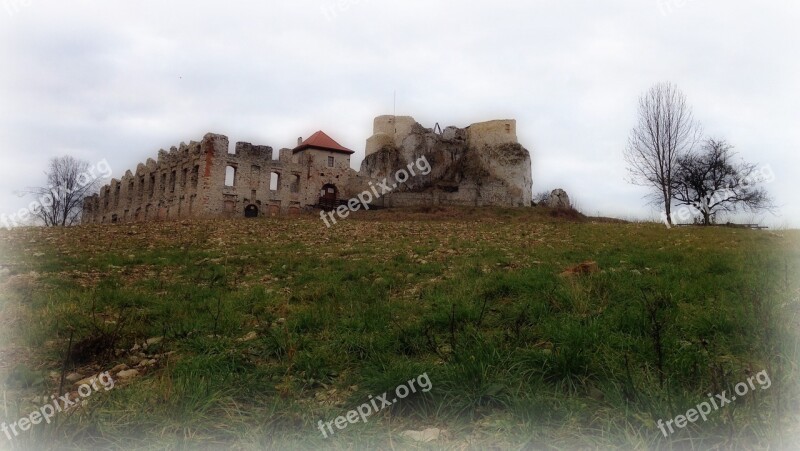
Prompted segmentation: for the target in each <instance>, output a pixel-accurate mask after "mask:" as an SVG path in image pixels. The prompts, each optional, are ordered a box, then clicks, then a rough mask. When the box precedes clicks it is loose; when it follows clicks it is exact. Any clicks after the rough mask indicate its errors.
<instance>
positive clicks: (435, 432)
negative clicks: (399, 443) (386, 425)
mask: <svg viewBox="0 0 800 451" xmlns="http://www.w3.org/2000/svg"><path fill="white" fill-rule="evenodd" d="M441 432H442V431H441V430H440V429H438V428H428V429H425V430H422V431H403V432H401V433H400V436H401V437H405V438H408V439H411V440H414V441H415V442H423V443H428V442H435V441H436V440H439V435H441Z"/></svg>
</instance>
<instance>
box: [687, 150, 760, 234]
mask: <svg viewBox="0 0 800 451" xmlns="http://www.w3.org/2000/svg"><path fill="white" fill-rule="evenodd" d="M734 155H735V153H734V152H733V147H732V146H731V145H729V144H728V143H727V142H725V141H724V140H714V139H708V140H706V141H705V142H704V143H703V147H702V149H701V150H700V151H699V152H690V153H688V154H687V155H683V156H681V158H680V159H679V161H678V170H677V172H676V174H675V177H674V179H673V180H674V186H673V198H674V199H675V201H677V202H678V203H679V204H681V205H688V206H690V207H692V208H695V209H696V210H697V211H698V212H699V213H700V215H701V217H702V224H703V225H711V224H712V223H713V222H714V219H715V217H716V215H717V214H718V213H719V212H728V213H732V212H735V211H737V210H739V209H742V210H744V211H750V212H757V211H762V210H767V211H773V210H774V208H775V206H774V205H773V203H772V199H771V198H770V196H769V195H768V194H767V192H766V190H765V189H764V188H759V187H757V186H756V185H757V184H759V183H761V182H764V181H765V179H766V176H765V174H764V173H763V172H762V171H761V170H759V168H758V165H756V164H750V163H746V162H744V161H742V162H739V163H735V162H732V161H731V160H732V159H733V156H734Z"/></svg>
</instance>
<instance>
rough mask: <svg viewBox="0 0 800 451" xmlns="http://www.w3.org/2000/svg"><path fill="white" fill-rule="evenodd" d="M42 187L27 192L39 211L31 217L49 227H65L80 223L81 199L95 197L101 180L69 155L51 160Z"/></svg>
mask: <svg viewBox="0 0 800 451" xmlns="http://www.w3.org/2000/svg"><path fill="white" fill-rule="evenodd" d="M45 175H46V176H47V182H46V184H45V186H41V187H35V188H29V189H28V190H27V194H32V195H34V196H35V197H36V203H37V204H38V207H37V208H35V209H32V210H31V214H32V215H33V216H34V217H36V218H37V219H38V220H39V221H40V222H41V223H43V224H44V225H45V226H48V227H56V226H61V227H66V226H71V225H74V224H76V223H77V222H79V221H80V215H81V212H82V211H83V199H84V198H85V197H88V196H90V195H91V194H94V192H95V191H96V190H97V188H98V185H99V183H100V180H99V179H98V178H95V177H94V174H92V171H90V165H89V163H88V162H86V161H82V160H77V159H75V158H73V157H71V156H69V155H67V156H63V157H57V158H53V159H51V160H50V163H49V166H48V169H47V171H46V172H45Z"/></svg>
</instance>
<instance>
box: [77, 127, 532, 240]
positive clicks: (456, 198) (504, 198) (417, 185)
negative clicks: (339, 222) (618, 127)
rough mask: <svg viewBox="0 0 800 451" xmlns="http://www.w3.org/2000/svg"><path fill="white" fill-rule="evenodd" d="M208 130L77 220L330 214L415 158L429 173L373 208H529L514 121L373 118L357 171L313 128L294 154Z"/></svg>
mask: <svg viewBox="0 0 800 451" xmlns="http://www.w3.org/2000/svg"><path fill="white" fill-rule="evenodd" d="M228 149H229V143H228V138H227V137H225V136H223V135H216V134H207V135H206V136H205V137H204V138H203V140H202V141H200V142H194V141H192V142H191V143H189V144H188V145H187V144H185V143H181V145H180V146H179V147H173V148H172V149H171V150H170V151H169V152H167V151H165V150H161V151H159V153H158V160H157V161H156V160H153V159H148V160H147V162H146V163H144V164H139V166H138V167H137V168H136V171H135V172H131V171H127V172H126V173H125V175H124V176H123V177H122V178H121V179H120V180H117V179H114V180H112V181H111V183H109V184H108V185H106V186H104V187H103V188H101V190H100V192H99V193H98V194H95V195H93V196H90V197H87V198H86V199H84V209H83V217H82V221H83V223H85V224H90V223H113V222H130V221H149V220H163V219H178V218H198V217H240V216H244V217H259V216H275V215H279V214H298V213H300V212H301V211H303V210H306V209H313V208H325V209H329V208H334V207H336V206H337V205H342V204H344V203H346V201H347V200H348V199H351V198H353V197H355V196H357V195H358V194H360V193H362V192H364V191H367V190H369V189H370V182H372V183H375V182H378V181H381V180H383V178H385V177H391V176H392V175H393V174H394V173H395V172H396V171H397V170H399V169H402V168H405V167H406V166H407V165H408V163H409V162H413V161H416V159H417V158H419V157H422V156H424V157H425V158H426V159H427V160H428V162H429V163H430V166H431V168H432V170H431V173H430V174H427V175H425V176H422V175H419V176H417V177H413V178H411V179H409V180H408V181H407V182H406V183H404V184H402V185H400V186H399V187H398V188H397V189H396V190H394V191H393V192H392V193H390V194H386V195H385V196H383V197H381V198H379V199H377V200H376V201H375V205H376V206H382V207H408V206H425V205H464V206H490V205H497V206H518V207H519V206H530V201H531V184H532V181H531V159H530V154H529V152H528V151H527V150H526V149H525V148H523V147H522V146H521V145H520V144H519V143H518V142H517V136H516V122H515V121H513V120H501V121H491V122H484V123H479V124H473V125H471V126H469V127H467V128H464V129H460V128H456V127H447V128H445V129H440V128H439V127H438V125H437V126H436V127H434V128H433V129H430V128H424V127H423V126H422V125H420V124H418V123H417V122H416V121H414V119H413V118H411V117H408V116H403V117H398V116H380V117H378V118H376V119H375V123H374V134H373V136H372V137H370V138H369V139H368V140H367V145H366V152H365V153H366V158H365V159H364V161H363V162H362V164H361V170H360V171H359V172H356V171H354V170H353V169H352V168H351V167H350V157H351V155H353V153H354V152H353V151H352V150H350V149H347V148H345V147H343V146H341V145H340V144H339V143H337V142H336V141H334V140H333V139H332V138H331V137H329V136H328V135H326V134H325V133H324V132H322V131H318V132H316V133H314V134H313V135H312V136H310V137H309V138H308V139H306V140H302V139H298V145H297V147H295V148H294V149H281V150H280V151H279V152H278V155H277V158H273V157H274V156H273V149H272V147H268V146H256V145H252V144H250V143H244V142H239V143H237V144H236V146H235V152H233V153H229V151H228Z"/></svg>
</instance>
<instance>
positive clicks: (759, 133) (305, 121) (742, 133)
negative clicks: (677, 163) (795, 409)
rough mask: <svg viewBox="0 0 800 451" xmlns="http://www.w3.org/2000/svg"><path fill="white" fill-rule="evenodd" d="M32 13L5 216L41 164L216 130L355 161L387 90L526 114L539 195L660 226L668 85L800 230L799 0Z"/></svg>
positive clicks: (89, 8)
mask: <svg viewBox="0 0 800 451" xmlns="http://www.w3.org/2000/svg"><path fill="white" fill-rule="evenodd" d="M3 2H11V3H10V4H15V3H14V0H0V4H3V5H5V4H9V3H3ZM28 3H29V5H28V6H24V7H20V8H17V9H14V13H13V14H7V11H6V10H5V9H4V8H0V42H1V44H0V61H2V63H3V71H1V72H0V97H1V98H2V99H3V102H2V103H0V124H2V125H0V143H2V150H0V152H2V154H0V155H2V158H3V163H4V164H3V165H2V167H0V206H2V211H3V212H5V211H8V212H12V211H15V210H17V209H18V208H20V207H22V206H25V205H26V204H27V200H22V199H18V198H17V197H15V196H14V195H13V194H12V192H13V191H14V190H18V189H20V188H24V187H25V186H31V185H36V184H38V183H41V182H42V178H43V177H42V172H41V171H42V169H43V168H44V167H45V166H46V161H47V160H48V159H49V158H50V157H53V156H58V155H62V154H71V155H74V156H76V157H79V158H82V159H85V160H88V161H90V162H94V161H100V160H102V159H104V158H105V159H107V160H108V161H109V164H110V165H111V167H112V168H114V170H115V173H117V174H121V173H124V172H125V170H127V169H134V168H135V167H136V164H137V163H139V162H142V161H145V160H146V159H147V158H151V157H154V156H155V155H156V154H157V151H158V149H159V148H168V147H170V146H173V145H177V144H178V143H180V142H181V141H189V140H192V139H194V140H198V139H199V138H201V137H202V135H203V134H204V133H206V132H209V131H213V132H217V133H223V134H227V135H228V136H229V137H230V138H231V140H232V141H238V140H246V141H252V142H256V143H260V144H266V145H271V146H273V147H275V148H280V147H288V146H291V145H292V144H293V143H294V142H295V140H296V138H297V137H298V136H308V135H309V134H311V133H313V132H314V131H316V130H318V129H324V130H326V132H328V133H329V134H331V135H332V136H334V137H335V138H336V139H337V140H339V141H340V142H342V144H344V145H346V146H348V147H351V148H353V149H355V150H357V154H356V155H355V156H354V161H353V163H354V167H356V168H357V167H358V164H359V163H360V160H361V159H362V158H363V149H364V142H365V140H366V138H367V137H368V136H369V135H370V134H371V126H372V119H373V117H374V116H377V115H380V114H386V113H391V112H392V111H393V110H394V107H395V106H394V105H395V103H394V98H395V96H394V94H395V92H396V94H397V96H396V99H397V102H396V106H397V113H398V114H411V115H413V116H415V117H416V118H417V119H418V120H419V121H420V122H422V123H424V124H425V125H428V126H432V125H433V124H434V123H436V122H439V123H440V124H442V125H443V126H444V125H460V126H465V125H468V124H469V123H471V122H475V121H482V120H488V119H493V118H501V117H502V118H507V117H513V118H516V119H517V120H518V133H519V136H520V139H521V141H522V142H523V144H525V145H526V146H527V147H528V148H530V149H531V150H532V151H533V157H534V185H535V186H534V191H541V190H545V189H552V188H556V187H563V188H565V189H567V190H568V191H569V194H570V195H571V197H573V198H575V199H578V200H579V204H580V206H581V207H582V208H583V209H584V210H585V211H586V212H587V213H590V214H595V213H600V214H604V215H622V216H626V217H651V216H652V210H651V209H650V208H649V207H647V206H646V205H645V204H644V202H643V201H642V196H643V195H644V194H645V192H644V191H642V189H641V188H638V187H634V186H631V185H628V184H626V182H625V181H624V174H625V170H624V162H623V160H622V149H623V148H624V146H625V143H626V141H627V136H628V133H629V130H630V128H631V127H632V126H633V124H634V120H635V108H636V100H637V97H638V96H639V94H640V93H641V92H642V91H644V90H645V89H647V88H648V87H649V86H650V85H652V84H653V83H656V82H659V81H663V80H669V81H673V82H676V83H677V84H678V85H679V86H680V87H681V88H682V89H683V90H684V91H685V92H686V93H687V95H688V96H689V100H690V102H691V104H692V105H693V106H694V109H695V114H696V116H697V119H699V120H700V121H702V122H703V124H704V126H705V129H706V131H707V132H708V133H709V134H710V135H712V136H715V137H723V138H727V139H728V140H729V141H730V142H731V143H732V144H734V145H735V146H736V148H737V150H738V152H739V153H740V155H741V156H742V157H744V158H745V159H747V160H749V161H757V162H761V163H763V164H770V165H771V166H772V167H774V168H776V175H777V180H776V182H775V183H773V184H772V185H770V186H769V187H768V188H769V189H770V191H771V192H772V193H773V194H774V195H775V197H776V198H777V201H778V203H780V204H783V208H782V216H781V217H779V218H774V219H771V218H770V217H766V218H765V219H766V220H767V221H768V222H770V223H773V224H786V223H789V224H792V225H793V226H798V225H800V208H798V206H797V205H796V204H797V203H796V202H794V201H793V196H794V193H795V192H796V191H797V190H796V183H795V182H794V180H795V179H796V176H795V175H794V174H793V173H792V172H793V171H794V170H796V169H795V168H797V167H798V163H800V161H799V160H800V157H798V156H797V152H796V149H797V148H798V146H800V137H798V136H797V134H796V133H795V132H794V131H793V130H794V127H796V124H797V123H798V115H799V114H798V112H797V110H796V104H797V99H798V97H800V96H799V94H800V86H798V85H797V83H796V80H797V78H798V75H799V72H800V62H798V60H797V59H796V58H794V57H793V55H794V53H795V49H796V48H797V46H798V44H800V42H798V41H800V37H799V35H798V34H797V33H796V32H795V31H794V27H795V24H796V23H797V21H798V19H800V17H798V16H800V5H797V4H796V3H792V2H790V1H788V0H783V1H776V2H771V3H769V4H758V5H756V4H754V3H751V2H723V1H718V0H694V1H678V0H652V1H650V0H645V1H640V0H629V1H627V0H626V1H623V0H612V1H609V2H604V3H602V4H600V3H597V2H590V1H575V2H550V1H543V0H535V1H522V0H518V1H508V2H503V3H502V4H498V3H496V2H489V1H467V2H464V1H460V2H457V1H454V0H444V1H439V2H434V3H430V2H424V1H421V0H410V1H406V2H384V1H381V0H362V1H354V0H352V1H350V2H345V3H341V2H340V0H318V1H312V0H299V1H295V2H270V3H269V4H258V5H254V4H248V3H245V2H228V3H225V4H220V3H216V2H209V1H192V2H189V1H185V0H176V1H172V2H168V3H164V2H156V1H153V0H145V1H141V2H136V3H135V4H134V3H130V4H119V2H100V1H97V0H84V1H80V2H70V3H64V2H62V3H57V2H53V1H44V0H31V1H30V2H28ZM342 4H346V5H349V6H347V7H346V8H343V7H340V6H337V5H342ZM0 6H2V5H0ZM331 11H333V13H331ZM334 13H335V14H334ZM665 13H666V14H665Z"/></svg>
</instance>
